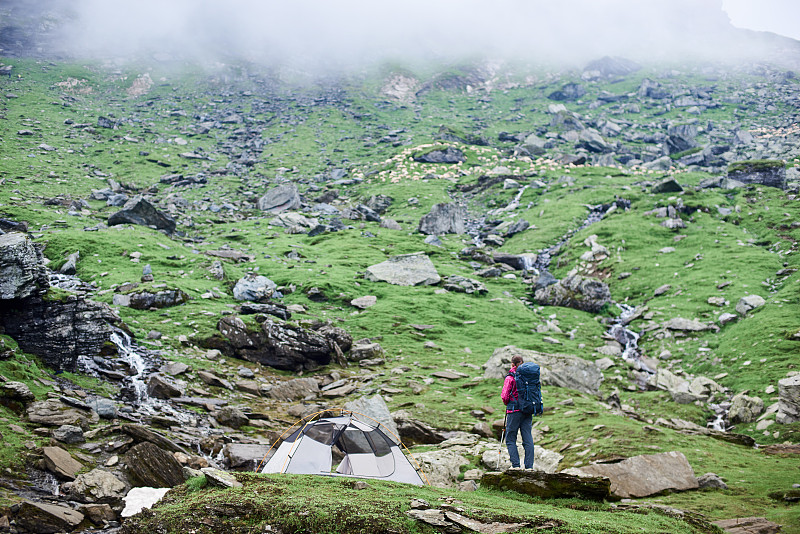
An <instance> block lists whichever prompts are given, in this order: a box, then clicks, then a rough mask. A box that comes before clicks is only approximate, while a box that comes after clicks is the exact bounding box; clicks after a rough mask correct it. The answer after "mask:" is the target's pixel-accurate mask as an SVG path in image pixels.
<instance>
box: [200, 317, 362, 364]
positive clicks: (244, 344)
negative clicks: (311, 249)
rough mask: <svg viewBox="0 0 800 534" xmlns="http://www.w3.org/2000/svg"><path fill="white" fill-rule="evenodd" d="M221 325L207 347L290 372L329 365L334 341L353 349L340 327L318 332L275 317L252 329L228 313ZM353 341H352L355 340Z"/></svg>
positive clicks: (206, 340) (208, 340) (204, 341)
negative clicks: (218, 333)
mask: <svg viewBox="0 0 800 534" xmlns="http://www.w3.org/2000/svg"><path fill="white" fill-rule="evenodd" d="M217 328H218V329H219V331H220V334H221V336H214V337H211V338H208V339H205V340H203V341H202V342H201V345H202V346H203V347H204V348H207V349H218V350H220V351H222V353H223V354H225V355H226V356H234V357H237V358H241V359H243V360H247V361H251V362H258V363H261V364H263V365H268V366H270V367H275V368H276V369H283V370H287V371H298V370H301V369H315V368H317V367H319V366H320V365H327V364H328V363H330V361H331V355H332V354H333V352H334V346H333V344H334V343H336V344H338V345H339V347H340V348H341V349H342V350H343V351H344V350H349V348H350V347H349V345H348V346H347V349H345V348H344V347H343V346H342V343H345V344H347V341H348V339H347V338H345V337H344V336H342V333H341V332H340V331H339V330H340V329H332V330H331V331H329V332H328V331H323V329H322V328H321V329H320V330H319V331H314V330H308V329H305V328H302V327H300V326H298V325H295V324H291V323H285V322H283V321H280V320H273V319H272V318H265V319H264V321H263V322H262V323H261V325H260V326H255V327H250V328H248V327H247V325H246V324H245V323H244V321H242V319H241V318H240V317H237V316H228V317H223V318H222V319H221V320H220V321H219V324H218V325H217ZM349 342H350V343H352V339H350V340H349Z"/></svg>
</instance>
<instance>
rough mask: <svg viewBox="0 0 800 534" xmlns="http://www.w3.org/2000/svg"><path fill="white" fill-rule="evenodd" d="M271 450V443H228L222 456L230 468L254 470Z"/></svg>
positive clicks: (223, 449)
mask: <svg viewBox="0 0 800 534" xmlns="http://www.w3.org/2000/svg"><path fill="white" fill-rule="evenodd" d="M267 451H269V445H261V444H259V443H227V444H226V445H225V446H224V447H223V448H222V456H224V457H225V464H226V465H227V466H228V468H229V469H238V470H242V471H253V470H254V469H255V468H256V466H257V465H258V464H259V462H261V460H263V459H264V457H265V456H266V455H267Z"/></svg>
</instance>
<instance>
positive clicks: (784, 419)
mask: <svg viewBox="0 0 800 534" xmlns="http://www.w3.org/2000/svg"><path fill="white" fill-rule="evenodd" d="M778 399H779V400H778V415H777V416H776V419H775V420H776V421H777V422H778V423H781V424H789V423H794V422H796V421H800V375H794V376H790V377H788V378H784V379H783V380H779V381H778Z"/></svg>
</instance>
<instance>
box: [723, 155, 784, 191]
mask: <svg viewBox="0 0 800 534" xmlns="http://www.w3.org/2000/svg"><path fill="white" fill-rule="evenodd" d="M727 180H728V181H733V182H738V183H741V184H757V185H766V186H769V187H777V188H779V189H785V188H786V164H785V163H784V162H783V161H780V160H753V161H737V162H736V163H732V164H731V165H729V166H728V175H727Z"/></svg>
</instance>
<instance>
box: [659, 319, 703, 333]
mask: <svg viewBox="0 0 800 534" xmlns="http://www.w3.org/2000/svg"><path fill="white" fill-rule="evenodd" d="M664 328H666V329H667V330H677V331H680V332H702V331H703V330H708V329H709V326H708V325H707V324H705V323H701V322H700V321H698V320H696V319H684V318H683V317H673V318H672V319H670V320H669V321H667V322H665V323H664Z"/></svg>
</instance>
